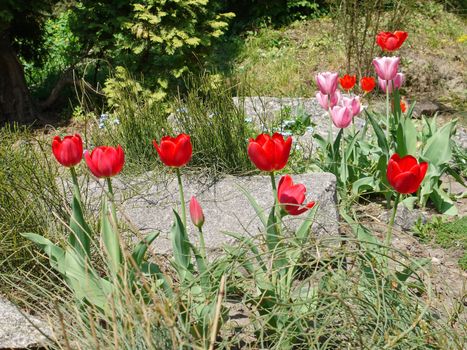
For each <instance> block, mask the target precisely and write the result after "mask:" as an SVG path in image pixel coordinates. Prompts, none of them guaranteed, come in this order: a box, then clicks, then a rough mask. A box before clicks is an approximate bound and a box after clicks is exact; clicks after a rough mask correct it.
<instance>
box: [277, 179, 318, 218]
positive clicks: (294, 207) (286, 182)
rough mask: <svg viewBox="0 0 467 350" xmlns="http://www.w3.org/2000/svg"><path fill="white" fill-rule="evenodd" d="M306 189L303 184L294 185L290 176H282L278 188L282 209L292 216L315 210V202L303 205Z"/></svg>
mask: <svg viewBox="0 0 467 350" xmlns="http://www.w3.org/2000/svg"><path fill="white" fill-rule="evenodd" d="M305 193H306V188H305V186H304V185H303V184H296V185H294V183H293V180H292V178H291V177H290V176H289V175H285V176H282V178H281V180H280V181H279V186H278V188H277V197H278V199H279V203H280V205H281V207H282V208H283V209H284V210H285V211H286V212H287V213H288V214H290V215H300V214H301V213H303V212H305V211H307V210H308V209H310V208H313V206H314V205H315V202H309V203H308V204H306V205H303V202H304V201H305Z"/></svg>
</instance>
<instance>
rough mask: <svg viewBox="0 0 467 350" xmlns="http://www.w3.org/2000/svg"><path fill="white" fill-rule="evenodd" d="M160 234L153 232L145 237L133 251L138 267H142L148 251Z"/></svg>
mask: <svg viewBox="0 0 467 350" xmlns="http://www.w3.org/2000/svg"><path fill="white" fill-rule="evenodd" d="M159 234H160V232H152V233H150V234H149V235H147V236H146V237H144V238H143V239H142V240H141V241H140V242H139V243H138V244H137V245H136V246H135V248H134V249H133V253H132V257H133V260H134V261H135V264H136V266H141V263H142V262H143V258H144V254H146V251H147V250H148V248H149V246H150V245H151V243H152V242H153V241H154V240H155V239H156V238H157V237H158V236H159Z"/></svg>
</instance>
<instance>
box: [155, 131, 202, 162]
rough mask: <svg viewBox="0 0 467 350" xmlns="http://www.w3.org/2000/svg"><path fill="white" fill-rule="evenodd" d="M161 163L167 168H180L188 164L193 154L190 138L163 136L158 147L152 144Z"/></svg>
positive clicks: (186, 136)
mask: <svg viewBox="0 0 467 350" xmlns="http://www.w3.org/2000/svg"><path fill="white" fill-rule="evenodd" d="M152 143H153V145H154V147H155V148H156V150H157V153H158V154H159V157H160V159H161V161H162V162H163V163H164V164H165V165H167V166H173V167H177V168H178V167H182V166H184V165H185V164H186V163H188V162H189V161H190V159H191V155H192V153H193V147H192V145H191V141H190V136H188V135H186V134H180V135H178V136H177V137H170V136H164V137H163V138H162V140H161V144H160V146H159V145H158V144H157V141H156V140H154V141H153V142H152Z"/></svg>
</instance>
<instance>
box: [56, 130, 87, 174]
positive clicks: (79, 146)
mask: <svg viewBox="0 0 467 350" xmlns="http://www.w3.org/2000/svg"><path fill="white" fill-rule="evenodd" d="M52 153H53V154H54V156H55V158H56V159H57V161H58V162H59V163H60V164H61V165H63V166H65V167H73V166H75V165H77V164H78V163H79V162H81V159H82V158H83V141H82V140H81V136H79V135H78V134H75V135H73V136H65V137H64V138H63V140H62V139H60V137H59V136H55V137H54V139H53V141H52Z"/></svg>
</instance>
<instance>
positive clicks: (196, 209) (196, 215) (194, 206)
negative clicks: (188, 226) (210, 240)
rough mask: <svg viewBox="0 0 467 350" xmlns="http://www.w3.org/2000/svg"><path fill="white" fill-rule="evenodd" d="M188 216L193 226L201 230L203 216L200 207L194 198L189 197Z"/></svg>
mask: <svg viewBox="0 0 467 350" xmlns="http://www.w3.org/2000/svg"><path fill="white" fill-rule="evenodd" d="M190 216H191V221H192V222H193V225H195V226H196V227H197V228H199V229H201V227H203V224H204V214H203V209H202V208H201V205H200V204H199V203H198V201H197V200H196V198H195V197H191V200H190Z"/></svg>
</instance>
